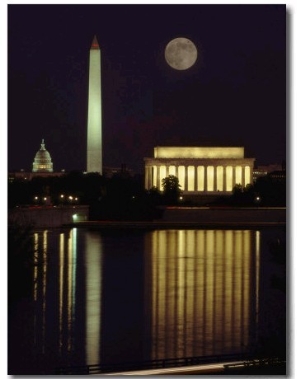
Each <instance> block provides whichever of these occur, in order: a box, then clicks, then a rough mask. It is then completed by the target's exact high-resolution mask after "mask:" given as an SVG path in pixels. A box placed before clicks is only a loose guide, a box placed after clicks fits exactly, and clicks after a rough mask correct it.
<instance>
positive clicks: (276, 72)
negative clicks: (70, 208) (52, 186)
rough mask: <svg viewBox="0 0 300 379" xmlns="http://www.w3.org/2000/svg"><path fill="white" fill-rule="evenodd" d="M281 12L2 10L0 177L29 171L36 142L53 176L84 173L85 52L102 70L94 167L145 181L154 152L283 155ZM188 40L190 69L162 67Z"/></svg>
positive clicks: (219, 8)
mask: <svg viewBox="0 0 300 379" xmlns="http://www.w3.org/2000/svg"><path fill="white" fill-rule="evenodd" d="M286 20H287V13H286V7H285V5H200V4H192V5H179V4H173V5H171V4H169V5H160V4H158V5H154V4H150V5H136V4H134V5H113V4H110V5H54V4H51V5H8V169H9V170H13V169H21V168H23V169H25V170H31V169H32V162H33V159H34V156H35V153H36V151H37V150H38V149H39V147H40V143H41V140H42V138H44V139H45V142H46V148H47V149H48V151H49V152H50V154H51V156H52V160H53V163H54V169H55V170H61V169H63V168H64V169H66V170H75V169H76V170H77V169H79V170H84V169H85V167H86V118H87V93H88V59H89V49H90V46H91V42H92V39H93V36H94V34H96V35H97V38H98V41H99V45H100V49H101V58H102V94H103V99H102V103H103V164H104V166H116V167H120V166H121V164H126V165H127V166H128V167H129V168H132V169H134V170H135V171H137V172H143V166H144V162H143V158H144V157H146V156H152V155H153V148H154V147H155V146H159V145H166V146H167V145H170V146H171V145H178V146H180V145H190V146H244V147H245V153H246V156H247V157H254V158H256V163H257V164H258V165H261V164H269V163H281V162H282V160H283V159H285V153H286ZM176 37H186V38H189V39H191V40H192V41H193V42H194V43H195V45H196V46H197V48H198V60H197V62H196V64H195V65H194V66H193V67H192V68H190V69H189V70H185V71H178V70H174V69H172V68H171V67H169V66H168V65H167V63H166V62H165V59H164V49H165V46H166V44H167V43H168V42H169V41H170V40H171V39H173V38H176Z"/></svg>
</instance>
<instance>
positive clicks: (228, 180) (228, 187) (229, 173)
mask: <svg viewBox="0 0 300 379" xmlns="http://www.w3.org/2000/svg"><path fill="white" fill-rule="evenodd" d="M232 179H233V170H232V166H227V167H226V191H232V187H233V186H232Z"/></svg>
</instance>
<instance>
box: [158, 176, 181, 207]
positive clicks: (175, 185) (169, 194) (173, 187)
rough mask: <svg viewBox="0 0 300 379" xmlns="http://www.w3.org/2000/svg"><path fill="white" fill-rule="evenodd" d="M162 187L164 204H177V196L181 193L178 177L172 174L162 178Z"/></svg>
mask: <svg viewBox="0 0 300 379" xmlns="http://www.w3.org/2000/svg"><path fill="white" fill-rule="evenodd" d="M162 187H163V195H164V198H165V202H166V204H168V205H175V204H178V201H179V197H180V195H181V193H182V191H181V189H180V187H181V186H180V184H179V180H178V178H177V177H176V176H174V175H169V176H167V177H166V178H163V179H162Z"/></svg>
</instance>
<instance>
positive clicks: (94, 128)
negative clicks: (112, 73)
mask: <svg viewBox="0 0 300 379" xmlns="http://www.w3.org/2000/svg"><path fill="white" fill-rule="evenodd" d="M87 172H98V173H100V174H102V104H101V52H100V48H99V44H98V41H97V38H96V36H94V39H93V42H92V46H91V49H90V61H89V95H88V117H87Z"/></svg>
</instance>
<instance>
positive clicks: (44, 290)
mask: <svg viewBox="0 0 300 379" xmlns="http://www.w3.org/2000/svg"><path fill="white" fill-rule="evenodd" d="M47 237H48V230H44V232H43V240H42V244H43V262H42V264H43V273H42V283H43V295H42V299H43V305H42V309H43V311H42V312H43V313H42V314H43V316H42V341H43V343H42V351H43V353H44V352H45V337H46V289H47V245H48V241H47Z"/></svg>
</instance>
